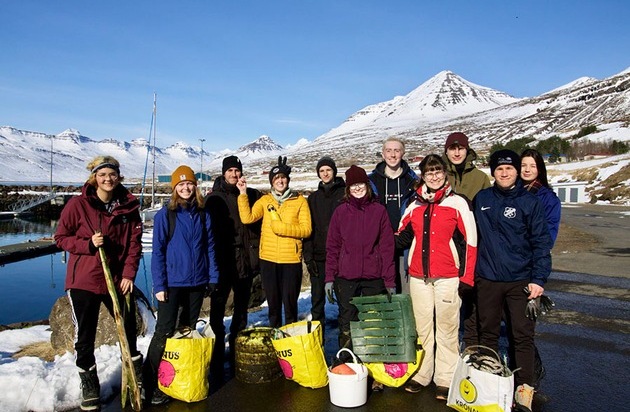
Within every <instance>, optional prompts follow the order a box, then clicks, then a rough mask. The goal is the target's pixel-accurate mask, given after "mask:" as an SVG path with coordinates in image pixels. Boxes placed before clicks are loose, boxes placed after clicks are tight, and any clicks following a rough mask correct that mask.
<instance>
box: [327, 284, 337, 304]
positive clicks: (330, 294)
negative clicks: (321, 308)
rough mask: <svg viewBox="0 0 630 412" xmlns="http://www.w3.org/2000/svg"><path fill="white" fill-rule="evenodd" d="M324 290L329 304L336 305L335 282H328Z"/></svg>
mask: <svg viewBox="0 0 630 412" xmlns="http://www.w3.org/2000/svg"><path fill="white" fill-rule="evenodd" d="M324 289H325V290H326V297H327V298H328V303H335V297H334V296H333V282H326V285H325V286H324Z"/></svg>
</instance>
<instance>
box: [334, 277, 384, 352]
mask: <svg viewBox="0 0 630 412" xmlns="http://www.w3.org/2000/svg"><path fill="white" fill-rule="evenodd" d="M334 289H335V296H336V297H337V305H338V306H339V317H338V320H339V347H340V348H344V347H345V348H352V340H351V338H350V321H357V320H359V310H358V309H357V307H356V306H354V305H353V304H352V303H350V299H352V298H353V297H355V296H374V295H382V294H385V293H387V289H385V282H383V279H369V280H366V279H357V280H347V279H343V278H336V279H335V283H334Z"/></svg>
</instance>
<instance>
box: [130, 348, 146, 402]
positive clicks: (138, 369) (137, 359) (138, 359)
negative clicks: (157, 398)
mask: <svg viewBox="0 0 630 412" xmlns="http://www.w3.org/2000/svg"><path fill="white" fill-rule="evenodd" d="M142 361H143V359H142V354H139V355H136V356H134V357H133V358H131V362H132V363H133V371H134V372H135V373H136V382H138V389H139V390H140V398H141V399H145V394H144V385H142Z"/></svg>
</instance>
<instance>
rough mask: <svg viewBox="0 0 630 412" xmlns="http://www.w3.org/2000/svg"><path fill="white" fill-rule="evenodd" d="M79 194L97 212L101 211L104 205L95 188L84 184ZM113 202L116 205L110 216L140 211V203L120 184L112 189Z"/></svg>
mask: <svg viewBox="0 0 630 412" xmlns="http://www.w3.org/2000/svg"><path fill="white" fill-rule="evenodd" d="M81 194H82V195H83V196H84V197H85V198H86V199H87V201H88V203H89V204H90V205H91V206H92V207H94V208H95V209H97V210H102V209H103V206H104V203H103V201H102V200H101V199H99V197H98V195H97V194H96V188H95V187H94V186H92V185H91V184H89V183H85V184H84V185H83V188H82V189H81ZM112 200H113V201H118V203H119V204H118V205H117V206H116V208H115V209H114V210H113V212H112V214H114V215H116V214H121V213H129V212H131V211H133V210H136V209H140V201H139V200H138V199H137V198H136V197H135V196H134V195H132V194H131V192H129V190H127V188H126V187H125V186H123V185H122V184H118V186H116V188H115V189H114V196H113V198H112Z"/></svg>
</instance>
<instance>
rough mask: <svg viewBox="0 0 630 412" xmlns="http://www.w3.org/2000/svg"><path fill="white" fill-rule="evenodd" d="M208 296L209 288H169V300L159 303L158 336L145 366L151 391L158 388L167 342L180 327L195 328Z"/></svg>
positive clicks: (148, 354)
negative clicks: (205, 296) (207, 289)
mask: <svg viewBox="0 0 630 412" xmlns="http://www.w3.org/2000/svg"><path fill="white" fill-rule="evenodd" d="M205 293H206V285H201V286H195V287H182V288H168V289H167V296H168V299H167V300H166V301H165V302H159V301H158V311H157V322H156V324H155V332H154V333H153V338H152V339H151V343H150V344H149V350H148V351H147V360H146V362H145V364H144V384H145V386H146V387H147V389H148V390H152V389H154V388H155V387H156V386H157V371H158V367H159V366H160V362H161V360H162V355H163V354H164V347H165V346H166V339H168V338H170V337H171V336H173V334H174V333H175V330H176V329H177V327H183V326H190V327H193V328H194V327H195V325H196V324H197V320H198V318H199V312H200V311H201V304H202V303H203V298H204V295H205ZM178 321H179V322H178Z"/></svg>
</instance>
